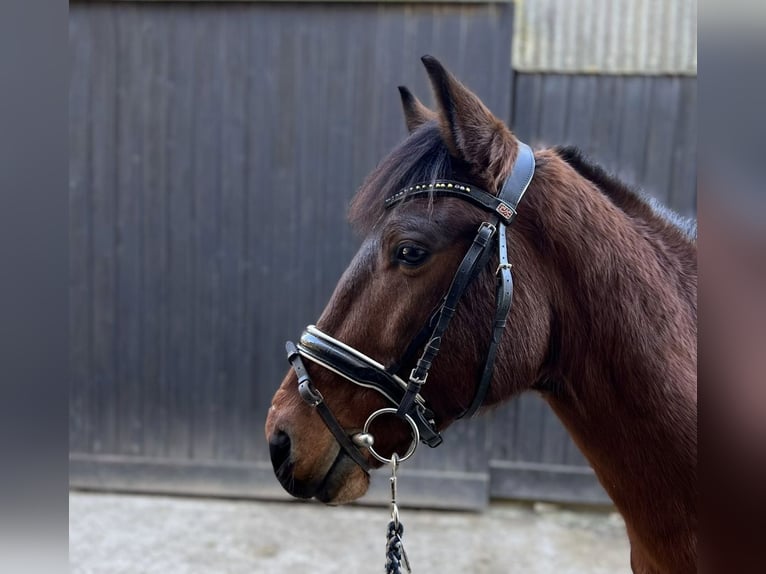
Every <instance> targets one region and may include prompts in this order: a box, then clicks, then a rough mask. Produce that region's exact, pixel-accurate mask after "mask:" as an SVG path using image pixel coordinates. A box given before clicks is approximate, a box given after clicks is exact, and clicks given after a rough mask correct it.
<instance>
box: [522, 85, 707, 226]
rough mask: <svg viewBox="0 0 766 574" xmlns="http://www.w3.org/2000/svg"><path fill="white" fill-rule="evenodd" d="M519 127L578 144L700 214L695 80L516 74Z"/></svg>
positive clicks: (544, 141) (539, 138)
mask: <svg viewBox="0 0 766 574" xmlns="http://www.w3.org/2000/svg"><path fill="white" fill-rule="evenodd" d="M515 86H516V87H515V101H514V108H513V122H512V127H513V128H514V130H515V132H516V133H517V135H518V136H519V137H520V138H521V139H525V140H527V141H529V142H531V143H532V144H533V145H537V146H543V145H544V146H551V145H557V144H571V145H577V146H578V147H580V148H581V149H582V150H583V151H585V152H586V153H587V154H588V155H590V156H591V157H592V158H593V159H594V160H596V161H597V162H599V163H601V164H602V165H603V166H604V167H605V168H607V169H608V170H610V171H612V172H614V173H616V174H617V175H618V176H620V177H621V178H623V179H624V180H625V181H626V183H629V184H631V185H635V186H637V187H640V188H642V189H644V191H646V192H647V193H650V194H652V195H654V196H655V197H657V198H658V199H660V200H661V201H663V202H665V203H667V204H668V205H669V206H670V207H672V208H674V209H676V210H677V211H679V212H681V213H682V214H684V215H694V214H695V213H696V194H695V192H694V190H695V189H696V173H695V170H696V161H695V149H696V143H695V137H696V78H693V77H670V76H597V75H564V74H517V75H516V85H515Z"/></svg>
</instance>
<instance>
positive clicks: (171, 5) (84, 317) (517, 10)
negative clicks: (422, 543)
mask: <svg viewBox="0 0 766 574" xmlns="http://www.w3.org/2000/svg"><path fill="white" fill-rule="evenodd" d="M696 10H697V5H696V0H678V1H674V2H657V1H650V0H632V1H630V0H525V1H524V2H500V3H488V2H481V1H472V2H449V1H444V0H436V1H429V2H407V1H402V2H366V1H363V2H359V1H348V2H337V3H320V2H311V1H306V2H298V3H294V2H281V1H277V2H258V1H255V2H228V1H224V0H220V1H216V2H191V3H183V2H157V1H144V2H123V1H110V2H80V1H73V2H71V3H70V19H69V38H70V51H71V60H70V61H71V67H70V102H69V112H70V115H69V123H70V166H69V198H70V200H69V201H70V205H69V207H70V211H69V213H70V264H71V272H70V309H71V311H70V312H71V322H70V324H71V349H70V358H71V368H72V377H71V387H70V394H71V413H70V449H71V450H70V476H71V479H70V480H71V486H72V487H73V488H87V489H95V490H112V491H114V490H117V491H125V492H144V493H171V494H177V495H182V494H195V495H206V496H227V497H244V498H257V499H263V498H266V499H278V500H285V499H286V498H287V495H286V494H285V493H284V492H283V491H282V489H281V487H280V486H279V485H278V483H277V482H276V480H275V479H274V477H273V474H272V470H271V465H270V463H269V460H268V451H267V445H266V442H265V439H264V435H263V424H264V418H265V414H266V410H267V408H268V405H269V401H270V398H271V395H272V394H273V392H274V390H275V389H276V387H277V385H278V384H279V382H280V380H281V378H282V376H283V375H284V373H285V371H286V362H285V360H284V356H283V355H284V352H283V342H284V340H285V339H287V338H294V337H296V336H297V335H298V334H299V333H300V330H301V329H302V328H303V326H304V325H306V324H307V323H310V322H313V321H314V320H315V319H316V317H317V316H318V315H319V313H320V311H321V309H322V308H323V306H324V304H325V302H326V301H327V299H328V297H329V295H330V293H331V291H332V289H333V287H334V285H335V283H336V281H337V279H338V278H339V277H340V274H341V273H342V271H343V269H344V268H345V266H346V265H347V263H348V262H349V260H350V259H351V256H352V254H353V253H354V252H355V250H356V246H357V244H358V243H357V238H355V237H354V236H353V235H352V234H351V232H350V229H349V227H348V226H347V224H346V223H345V214H346V208H347V204H348V202H349V200H350V198H351V197H352V195H353V193H354V191H355V189H356V188H357V186H358V185H359V184H360V183H361V181H362V179H363V178H364V176H365V174H366V173H367V172H368V171H369V170H370V169H371V168H372V167H373V166H375V164H376V163H377V162H378V161H379V160H380V159H381V158H382V157H383V155H384V154H385V153H386V152H387V150H389V149H390V148H391V147H392V146H393V145H395V144H396V142H398V141H399V140H400V139H402V138H403V137H404V136H405V129H404V123H403V119H402V114H401V110H400V103H399V96H398V93H397V91H396V86H397V85H400V84H404V85H407V86H408V87H410V88H411V89H412V90H413V91H414V93H416V94H417V95H418V96H419V97H421V99H423V100H424V101H425V102H426V103H430V102H431V101H432V100H431V97H430V92H429V89H428V85H427V80H426V75H425V72H424V70H423V69H422V65H421V63H420V59H419V58H420V56H422V55H424V54H432V55H434V56H436V57H437V58H439V59H441V61H442V62H443V63H444V64H445V65H446V66H447V67H448V68H449V69H450V70H451V71H452V72H453V73H454V74H455V75H456V76H457V77H458V78H460V79H461V80H462V81H463V82H464V83H465V84H466V85H468V86H469V87H470V88H471V89H473V90H474V91H475V92H476V93H477V94H478V95H479V96H480V97H481V98H482V99H483V100H484V102H485V103H486V104H487V106H488V107H489V108H490V109H491V110H493V111H494V113H495V114H496V115H498V116H499V117H502V118H504V119H505V120H507V122H508V123H509V125H510V126H511V127H512V129H513V130H514V131H515V133H516V134H517V135H518V136H519V137H520V138H521V139H522V140H525V141H527V142H528V143H530V144H532V145H533V146H545V145H556V144H564V143H567V144H575V145H578V146H580V147H581V148H582V149H583V150H584V151H586V152H587V153H588V154H590V155H591V156H592V158H593V159H595V160H596V161H598V162H599V163H601V164H602V165H603V166H605V167H606V168H608V169H610V170H612V171H614V172H615V173H616V174H618V175H619V176H620V177H622V178H623V179H624V180H625V181H627V182H630V183H632V184H635V185H637V186H640V187H642V188H643V189H644V190H645V191H647V192H648V193H650V194H652V195H655V196H656V197H658V198H659V199H661V200H662V201H664V202H666V203H667V204H668V205H669V206H670V207H672V208H674V209H676V210H678V211H679V212H681V213H682V214H685V215H695V214H696V208H695V204H696V153H695V152H696V149H695V148H696V129H697V123H696V122H697V97H696V87H697V80H696V71H697V56H696V53H697V52H696V42H697V40H696ZM376 480H378V482H377V484H376V486H375V488H373V489H372V492H371V493H370V495H369V496H368V498H367V499H366V500H367V501H368V502H373V503H374V502H376V501H378V502H380V501H383V500H384V499H385V496H386V493H385V488H384V486H385V485H384V484H383V482H384V481H385V476H379V477H377V479H376ZM400 492H401V496H402V498H403V499H404V501H405V503H407V504H409V505H410V506H418V507H428V508H449V509H482V508H484V507H486V506H487V505H488V504H489V503H490V501H494V500H499V499H521V500H544V501H554V502H565V503H607V502H608V499H607V498H606V496H605V494H604V493H603V491H602V490H601V488H600V487H599V485H598V484H597V481H596V480H595V477H594V475H593V473H592V471H591V469H590V468H589V466H588V464H587V462H586V461H585V460H584V459H583V457H582V456H581V455H580V453H579V452H578V450H577V448H576V447H575V446H574V445H573V444H572V443H571V441H570V440H569V438H568V437H567V435H566V433H565V431H564V430H563V428H562V427H561V425H560V424H559V422H558V421H557V419H556V418H555V417H554V416H553V414H552V413H551V412H549V411H548V409H547V408H546V406H545V405H544V404H543V403H542V401H540V400H539V399H538V398H537V397H536V396H534V395H528V396H527V395H525V396H522V397H520V398H518V399H516V400H514V401H512V402H511V403H509V404H507V405H505V406H504V407H503V408H501V409H499V410H497V411H495V412H493V413H491V414H490V415H488V416H485V417H483V418H481V419H478V420H475V421H471V422H468V423H465V422H461V423H458V424H456V425H455V426H454V427H452V428H450V429H449V430H448V431H447V432H446V434H445V442H444V445H442V446H441V447H439V448H438V449H436V450H434V451H428V449H427V448H425V447H421V449H420V450H419V451H418V453H417V456H416V457H415V460H414V461H413V463H412V464H411V465H409V466H408V467H407V468H406V469H404V471H403V474H402V477H401V486H400ZM381 528H382V526H381Z"/></svg>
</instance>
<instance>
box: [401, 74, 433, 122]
mask: <svg viewBox="0 0 766 574" xmlns="http://www.w3.org/2000/svg"><path fill="white" fill-rule="evenodd" d="M399 95H400V96H401V97H402V108H403V109H404V121H405V123H406V124H407V131H408V132H410V133H412V132H414V131H415V130H416V129H418V128H419V127H420V126H422V125H423V124H424V123H426V122H428V121H431V120H435V119H436V114H435V113H434V112H432V111H431V110H429V109H428V108H427V107H425V106H424V105H423V104H422V103H421V101H420V100H419V99H417V98H416V97H415V96H413V95H412V92H410V91H409V90H408V89H407V88H406V87H404V86H399Z"/></svg>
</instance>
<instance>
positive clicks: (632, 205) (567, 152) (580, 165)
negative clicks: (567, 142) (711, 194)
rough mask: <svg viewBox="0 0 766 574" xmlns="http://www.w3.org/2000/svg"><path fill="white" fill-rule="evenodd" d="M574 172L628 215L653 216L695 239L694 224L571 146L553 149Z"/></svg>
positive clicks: (695, 227)
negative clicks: (593, 185)
mask: <svg viewBox="0 0 766 574" xmlns="http://www.w3.org/2000/svg"><path fill="white" fill-rule="evenodd" d="M554 149H555V151H556V153H557V154H558V156H559V157H560V158H561V159H563V160H564V161H565V162H567V163H568V164H569V165H570V166H571V167H572V168H573V169H574V170H575V171H576V172H577V173H579V174H580V175H581V176H583V177H584V178H586V179H588V180H590V181H591V182H593V183H594V184H595V185H596V187H598V188H599V189H600V190H601V192H602V193H603V194H604V195H606V196H607V197H608V198H609V199H611V200H612V202H613V203H614V204H615V205H616V206H617V207H619V208H620V209H622V210H623V211H625V212H626V213H628V214H629V215H636V214H638V215H643V216H644V217H647V216H650V217H651V216H655V217H659V218H660V219H662V220H664V221H665V222H667V223H670V224H671V225H673V226H674V227H676V228H678V229H679V230H680V231H681V232H682V233H683V234H684V235H685V236H686V237H687V238H688V239H690V240H691V241H696V240H697V222H696V221H695V220H694V219H692V218H688V217H683V216H682V215H679V214H678V213H676V212H675V211H673V210H672V209H670V208H669V207H667V206H665V205H663V204H662V203H661V202H660V201H659V200H657V199H656V198H654V197H652V196H650V195H648V194H646V193H643V192H641V191H638V190H636V189H633V188H631V187H630V186H628V185H626V184H625V183H623V182H622V181H620V180H619V179H617V178H616V177H614V176H613V175H611V174H609V173H607V171H606V170H604V169H603V168H602V167H600V166H598V165H595V164H594V163H593V162H591V161H590V160H589V159H588V158H586V157H585V155H584V154H583V153H582V151H580V149H579V148H577V147H575V146H559V147H556V148H554Z"/></svg>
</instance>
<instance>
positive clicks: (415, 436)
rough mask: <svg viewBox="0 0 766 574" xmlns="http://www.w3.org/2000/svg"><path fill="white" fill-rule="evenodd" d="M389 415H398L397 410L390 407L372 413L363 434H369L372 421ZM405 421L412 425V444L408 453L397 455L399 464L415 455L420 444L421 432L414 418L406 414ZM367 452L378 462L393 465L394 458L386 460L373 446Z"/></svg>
mask: <svg viewBox="0 0 766 574" xmlns="http://www.w3.org/2000/svg"><path fill="white" fill-rule="evenodd" d="M387 414H396V409H394V408H390V407H389V408H385V409H380V410H377V411H375V412H374V413H372V414H371V415H370V416H369V417H368V419H367V422H365V423H364V430H363V431H362V432H363V433H365V434H369V429H370V424H372V421H374V420H375V419H376V418H377V417H379V416H380V415H387ZM404 420H405V421H407V423H408V424H409V425H410V428H411V429H412V443H411V444H410V447H409V448H408V449H407V452H405V453H404V454H403V455H402V456H398V455H397V456H398V458H399V461H398V462H404V461H405V460H407V459H408V458H410V457H411V456H412V455H413V454H414V453H415V449H416V448H417V446H418V443H419V442H420V431H418V426H417V425H416V424H415V421H414V420H413V418H412V417H411V416H410V415H408V414H405V415H404ZM367 450H369V451H370V454H371V455H372V456H373V457H375V458H376V459H377V460H379V461H380V462H382V463H385V464H391V463H392V462H393V456H392V457H391V458H385V457H383V456H381V455H379V454H378V453H377V452H376V451H375V449H374V448H373V446H372V445H369V446H368V447H367Z"/></svg>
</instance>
